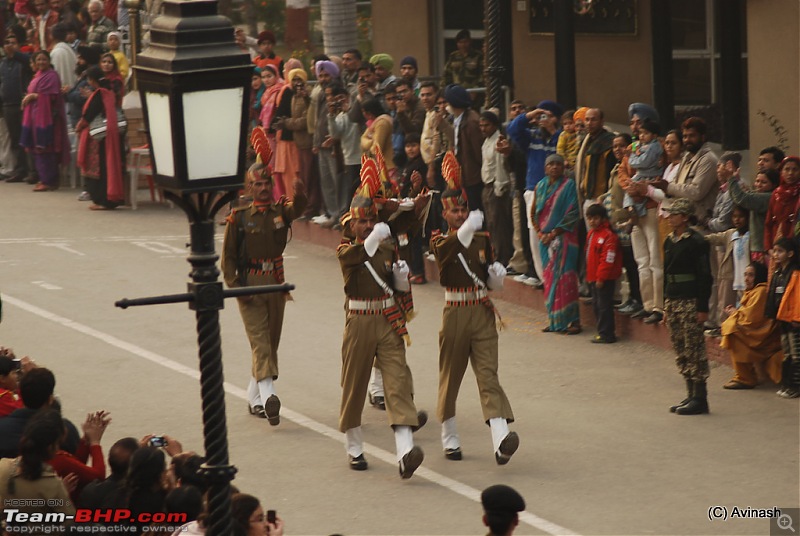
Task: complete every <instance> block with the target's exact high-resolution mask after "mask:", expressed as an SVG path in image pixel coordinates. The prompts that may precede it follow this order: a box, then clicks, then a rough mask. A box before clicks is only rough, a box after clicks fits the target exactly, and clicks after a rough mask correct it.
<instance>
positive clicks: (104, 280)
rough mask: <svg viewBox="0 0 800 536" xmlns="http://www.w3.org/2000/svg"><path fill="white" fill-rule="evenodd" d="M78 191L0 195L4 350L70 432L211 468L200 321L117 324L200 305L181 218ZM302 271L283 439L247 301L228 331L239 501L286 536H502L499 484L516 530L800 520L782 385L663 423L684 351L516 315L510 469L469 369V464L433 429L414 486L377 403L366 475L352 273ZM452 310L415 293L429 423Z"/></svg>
mask: <svg viewBox="0 0 800 536" xmlns="http://www.w3.org/2000/svg"><path fill="white" fill-rule="evenodd" d="M75 194H76V193H75V192H73V191H70V190H67V191H58V192H54V193H43V194H33V193H31V192H30V190H29V188H28V187H26V186H24V185H17V184H0V224H1V225H0V274H1V275H0V290H1V291H2V293H3V305H4V311H3V312H4V314H3V322H2V324H0V344H3V345H6V346H11V347H13V348H14V349H15V350H16V351H17V352H18V353H19V354H29V355H31V356H33V357H34V358H35V359H37V361H38V362H40V363H43V364H45V365H47V366H49V367H50V368H52V369H53V370H54V371H55V373H56V376H57V380H58V384H57V387H56V389H57V391H58V394H59V395H60V397H61V400H62V403H63V406H64V412H65V414H66V415H67V416H68V417H70V418H71V419H73V420H74V421H79V420H80V419H81V416H82V415H85V413H86V412H88V411H92V410H95V409H99V408H105V409H107V410H109V411H111V413H112V415H113V417H114V422H113V424H112V426H111V427H110V428H109V430H108V432H107V437H106V438H104V441H103V443H104V446H105V447H108V445H110V444H111V443H112V442H113V441H114V440H116V439H117V438H119V437H123V436H125V435H133V436H141V435H144V434H147V433H165V434H169V435H173V436H175V437H178V438H180V440H181V441H182V442H183V444H184V446H185V448H187V449H193V450H198V451H202V449H203V441H202V433H201V415H200V395H199V385H198V382H197V375H198V374H197V372H196V371H197V357H196V356H197V354H196V335H195V326H194V315H193V314H192V313H191V312H190V311H189V310H188V309H187V307H186V306H185V305H163V306H151V307H139V308H133V309H129V310H127V311H122V310H119V309H115V308H114V307H113V302H114V301H115V300H117V299H119V298H122V297H128V298H132V297H141V296H149V295H157V294H165V293H174V292H183V291H184V289H185V282H186V281H187V273H188V271H189V267H188V264H187V263H186V261H185V260H184V259H185V256H186V250H185V243H186V241H187V235H188V225H187V223H186V221H185V218H184V216H183V214H182V213H181V212H179V211H178V210H177V209H168V208H166V207H164V206H156V205H151V204H142V205H140V210H138V211H130V210H118V211H116V212H108V213H105V212H90V211H89V210H87V205H86V203H79V202H78V201H75ZM220 232H221V228H220ZM220 238H221V236H220ZM286 273H287V276H288V280H289V281H290V282H292V283H295V284H296V285H297V287H298V288H297V290H296V292H295V293H294V298H295V301H294V302H293V303H290V304H289V305H288V307H287V315H286V326H285V329H284V338H283V341H282V346H281V378H280V380H279V381H278V382H277V388H278V390H279V393H280V395H281V399H282V401H283V403H284V411H283V420H282V423H281V425H280V426H279V427H277V428H271V427H269V426H268V425H267V423H266V422H265V421H264V420H259V419H255V418H253V417H250V416H249V415H247V412H246V410H245V401H244V388H245V387H246V384H247V377H248V371H249V348H248V345H247V341H246V338H245V336H244V331H243V328H242V325H241V321H240V319H239V315H238V310H237V308H236V307H235V305H234V304H232V303H231V304H229V307H227V308H226V309H225V310H224V311H222V314H221V322H222V336H223V354H224V362H225V373H226V379H227V381H228V384H227V396H226V401H227V409H228V428H229V444H230V452H231V459H232V461H233V463H235V464H236V465H237V467H238V468H239V474H238V476H237V478H236V480H235V484H236V485H237V486H238V487H239V488H240V489H241V490H243V491H247V492H249V493H253V494H255V495H257V496H259V497H260V498H262V500H263V502H264V503H265V504H266V505H268V507H269V508H274V509H276V510H278V512H279V515H281V516H282V517H283V518H284V519H285V520H286V524H287V533H288V534H331V533H335V532H338V533H342V534H364V535H366V534H450V535H454V534H465V535H472V534H474V535H477V534H485V530H484V528H483V527H482V525H481V521H480V518H481V511H480V505H479V503H478V502H477V501H478V496H479V492H480V490H481V489H483V488H485V487H486V486H488V485H491V484H494V483H500V482H503V483H507V484H509V485H511V486H513V487H515V488H516V489H518V490H519V491H520V492H521V493H522V495H523V496H524V497H525V499H526V501H527V505H528V508H527V511H526V512H525V513H524V514H523V515H522V523H521V525H520V527H519V529H518V531H517V534H547V533H551V534H558V533H564V534H566V533H575V534H767V533H768V530H769V529H768V523H767V521H765V520H729V521H727V522H723V521H715V522H710V521H709V520H708V509H709V507H711V506H714V505H720V506H725V507H727V508H728V509H729V511H730V509H731V508H732V507H733V506H738V507H747V506H750V507H753V508H768V507H772V506H778V507H792V506H794V507H797V506H798V504H800V499H798V489H800V484H799V477H798V450H799V447H798V443H799V437H800V434H799V432H800V430H799V429H798V422H799V421H800V419H798V401H797V400H793V401H787V400H782V399H779V398H778V397H776V396H775V394H774V391H775V389H774V388H773V387H771V386H770V387H766V386H765V387H761V388H759V389H757V390H755V391H748V392H731V391H723V390H722V389H721V386H722V384H723V383H724V382H725V381H727V380H728V378H729V375H730V370H729V369H725V368H722V367H717V368H714V369H713V370H712V377H711V381H710V385H709V390H710V392H711V396H710V404H711V410H712V413H711V415H708V416H699V417H679V416H675V415H672V414H670V413H668V412H667V407H668V406H669V405H670V404H671V403H674V402H675V401H677V400H679V399H681V398H683V397H682V388H683V387H682V381H681V379H680V377H679V375H678V374H677V372H676V370H675V366H674V364H673V363H672V356H671V355H670V354H669V353H668V352H664V351H662V350H660V349H657V348H654V347H651V346H648V345H646V344H639V343H631V342H624V341H623V342H621V343H620V344H617V345H614V346H600V347H598V346H597V345H592V344H589V343H588V339H589V333H587V334H584V335H579V336H576V337H565V336H560V335H551V334H543V333H541V332H540V328H541V327H542V326H543V325H544V323H543V321H544V317H543V315H542V314H540V313H537V312H534V311H531V310H528V309H524V308H519V307H514V306H509V305H508V304H504V303H502V302H501V303H498V305H499V309H500V311H501V312H502V314H503V318H504V320H505V321H506V322H507V324H508V326H509V329H507V330H506V331H504V332H502V333H501V342H500V352H501V369H500V373H501V381H502V383H503V385H504V387H505V388H506V390H507V392H508V395H509V398H510V400H511V403H512V405H513V407H514V411H515V414H516V416H517V422H516V423H515V424H514V425H512V427H513V429H515V430H517V431H518V432H519V434H520V437H521V446H520V449H519V451H518V453H517V454H516V455H515V456H514V458H513V459H512V461H511V463H509V464H508V465H507V466H504V467H498V466H497V465H495V463H494V459H493V454H492V449H491V438H490V434H489V430H488V428H487V427H486V426H485V425H484V424H483V423H482V422H481V417H480V408H479V404H478V400H477V393H476V388H475V382H474V377H473V376H472V374H471V372H470V371H468V372H467V376H466V378H465V380H464V388H463V392H462V395H461V398H460V404H459V424H460V432H461V436H462V441H463V449H464V453H465V456H464V460H463V461H461V462H451V461H447V460H445V459H444V457H443V456H442V454H441V450H440V442H439V429H438V423H436V422H434V421H432V422H431V423H429V424H428V426H427V427H426V428H425V429H423V430H422V431H421V432H420V433H419V434H417V436H416V437H417V442H418V444H420V445H421V446H422V447H423V448H424V449H425V452H426V455H427V458H426V460H425V462H424V464H423V466H422V468H421V469H420V470H419V471H418V472H417V474H416V475H415V476H414V477H413V478H412V479H411V480H409V481H401V480H400V478H399V476H398V475H397V467H396V464H395V463H394V454H393V451H394V441H393V438H392V434H391V431H390V429H389V428H388V426H387V425H386V422H385V418H384V415H383V413H382V412H380V411H378V410H375V409H373V408H370V407H367V409H365V412H364V432H365V437H366V441H367V442H368V443H369V446H368V447H367V458H368V459H369V461H370V470H369V471H367V472H366V473H356V472H353V471H350V470H349V469H348V467H347V464H346V456H345V453H344V449H343V446H342V441H341V437H340V434H339V433H338V432H337V431H336V426H337V418H338V407H339V396H340V388H339V374H340V349H341V346H340V345H341V332H342V328H343V315H342V301H343V295H342V290H341V286H342V285H341V276H340V273H339V271H338V264H337V262H336V260H335V257H334V253H333V251H330V250H328V249H325V248H321V247H318V246H313V245H310V244H307V243H302V242H299V241H296V242H292V243H291V244H290V245H289V247H288V249H287V257H286ZM442 294H443V293H442V290H441V288H440V287H434V286H433V285H427V286H424V287H418V288H415V301H416V303H417V308H418V310H419V316H418V317H417V319H415V320H414V322H413V323H412V324H411V326H410V330H411V336H412V339H413V345H412V346H411V348H410V349H409V351H408V358H409V363H410V366H411V368H412V371H413V373H414V380H415V388H416V393H417V396H416V399H417V402H418V406H419V407H421V408H426V409H428V410H429V411H430V412H431V414H433V412H434V410H435V401H436V377H437V373H436V369H437V331H438V327H439V323H440V314H441V307H442V299H443V296H442ZM797 526H798V524H797V523H795V527H797Z"/></svg>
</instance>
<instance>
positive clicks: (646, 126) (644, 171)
mask: <svg viewBox="0 0 800 536" xmlns="http://www.w3.org/2000/svg"><path fill="white" fill-rule="evenodd" d="M660 132H661V127H660V126H659V125H658V123H656V122H655V121H652V120H650V119H648V120H646V121H645V122H644V123H643V124H642V126H641V127H639V141H638V142H636V143H634V144H632V145H631V155H630V157H628V163H629V164H630V166H631V168H633V169H635V170H636V174H635V175H634V176H633V177H631V180H632V181H633V182H644V181H646V180H647V179H654V178H656V177H660V176H661V175H662V173H663V172H664V166H663V165H662V164H663V162H662V156H663V155H664V148H663V147H661V142H660V141H659V140H658V135H659V133H660ZM646 205H647V198H644V197H642V198H634V197H631V196H630V195H629V194H628V193H625V199H624V201H623V202H622V206H623V207H624V208H626V209H628V210H629V211H630V212H631V219H632V220H633V221H634V223H635V221H636V218H637V217H644V216H646V215H647V206H646Z"/></svg>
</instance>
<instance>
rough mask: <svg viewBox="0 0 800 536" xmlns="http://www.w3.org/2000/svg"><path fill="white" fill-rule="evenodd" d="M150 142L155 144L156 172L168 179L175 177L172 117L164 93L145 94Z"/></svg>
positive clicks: (166, 96) (167, 97)
mask: <svg viewBox="0 0 800 536" xmlns="http://www.w3.org/2000/svg"><path fill="white" fill-rule="evenodd" d="M145 99H146V100H147V116H148V120H149V121H148V125H149V128H150V142H151V143H152V144H153V157H154V158H155V165H156V172H157V173H158V174H159V175H164V176H166V177H174V176H175V157H174V156H173V154H172V117H171V115H170V113H169V112H170V106H169V96H168V95H164V94H163V93H145Z"/></svg>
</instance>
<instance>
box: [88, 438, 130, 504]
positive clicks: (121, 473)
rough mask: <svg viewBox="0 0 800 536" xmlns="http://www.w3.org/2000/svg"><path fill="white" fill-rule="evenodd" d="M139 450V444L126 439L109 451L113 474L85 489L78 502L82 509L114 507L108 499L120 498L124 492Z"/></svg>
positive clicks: (119, 441)
mask: <svg viewBox="0 0 800 536" xmlns="http://www.w3.org/2000/svg"><path fill="white" fill-rule="evenodd" d="M138 448H139V442H138V441H136V439H134V438H132V437H125V438H123V439H120V440H118V441H117V442H116V443H114V444H113V445H111V448H110V449H109V450H108V466H109V467H110V468H111V474H110V475H109V476H108V478H106V479H105V480H102V481H101V480H95V481H94V482H91V483H89V484H88V485H87V486H86V487H85V488H83V491H82V492H81V494H80V498H79V500H78V504H79V505H80V507H81V508H90V509H93V510H94V509H99V508H113V507H114V505H111V504H109V503H108V498H109V497H114V496H118V494H119V492H120V490H122V488H123V486H124V485H125V476H126V475H127V474H128V467H129V465H130V461H131V456H133V453H134V452H135V451H136V449H138ZM119 506H122V505H119Z"/></svg>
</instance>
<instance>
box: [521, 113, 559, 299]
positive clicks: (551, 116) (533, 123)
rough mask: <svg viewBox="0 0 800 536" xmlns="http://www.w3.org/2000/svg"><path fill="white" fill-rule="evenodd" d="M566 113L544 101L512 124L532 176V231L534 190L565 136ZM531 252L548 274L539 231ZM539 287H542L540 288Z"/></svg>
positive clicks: (528, 197) (528, 192)
mask: <svg viewBox="0 0 800 536" xmlns="http://www.w3.org/2000/svg"><path fill="white" fill-rule="evenodd" d="M562 113H563V110H562V109H561V106H560V105H559V104H558V103H557V102H554V101H551V100H543V101H541V102H540V103H539V104H537V105H536V108H534V109H533V110H531V111H530V112H528V113H526V114H524V115H523V114H520V115H518V116H517V117H516V119H514V120H513V121H512V122H511V123H510V124H509V125H508V129H507V130H508V137H509V138H511V141H513V142H514V143H515V144H517V145H518V146H519V147H521V148H525V147H527V153H528V174H527V176H526V177H525V194H524V197H525V210H526V212H527V214H528V229H532V228H533V222H532V221H531V219H530V218H531V217H530V214H531V206H532V205H533V190H534V188H536V183H538V182H539V181H540V180H541V179H542V177H544V161H545V160H546V159H547V157H548V156H550V155H551V154H556V145H557V144H558V137H559V136H560V135H561V128H560V126H559V120H560V118H561V114H562ZM529 236H530V242H531V253H532V256H533V265H534V268H536V274H537V275H539V276H541V275H542V273H543V272H544V267H543V266H542V256H541V254H540V253H539V237H538V236H537V234H536V233H535V232H532V233H529ZM537 286H538V285H537Z"/></svg>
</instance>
